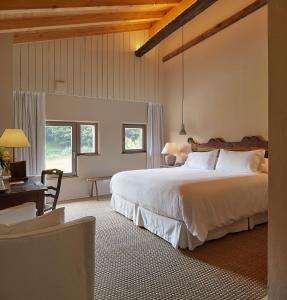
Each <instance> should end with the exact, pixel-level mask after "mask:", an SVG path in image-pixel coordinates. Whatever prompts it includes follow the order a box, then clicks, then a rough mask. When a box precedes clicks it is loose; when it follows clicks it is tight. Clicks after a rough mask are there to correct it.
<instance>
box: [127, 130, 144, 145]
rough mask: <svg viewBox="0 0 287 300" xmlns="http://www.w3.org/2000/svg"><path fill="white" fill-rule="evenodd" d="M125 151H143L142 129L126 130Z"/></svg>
mask: <svg viewBox="0 0 287 300" xmlns="http://www.w3.org/2000/svg"><path fill="white" fill-rule="evenodd" d="M125 149H126V150H141V149H143V129H142V128H125Z"/></svg>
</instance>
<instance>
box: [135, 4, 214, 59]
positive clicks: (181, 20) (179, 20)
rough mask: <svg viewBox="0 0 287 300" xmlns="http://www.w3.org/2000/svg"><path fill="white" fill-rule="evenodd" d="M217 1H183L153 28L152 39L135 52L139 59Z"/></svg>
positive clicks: (151, 31) (151, 30)
mask: <svg viewBox="0 0 287 300" xmlns="http://www.w3.org/2000/svg"><path fill="white" fill-rule="evenodd" d="M216 1H217V0H197V1H196V0H183V1H182V2H181V3H180V4H179V5H178V6H176V7H174V8H173V9H171V10H170V11H169V12H168V13H167V14H166V16H164V17H163V18H162V19H161V20H160V21H158V22H157V23H155V24H154V25H153V27H151V29H150V36H151V37H150V38H149V39H148V41H147V42H146V43H145V44H144V45H143V46H141V47H140V48H139V49H138V50H136V51H135V55H136V56H137V57H141V56H143V55H144V54H146V53H147V52H149V51H150V50H151V49H153V48H154V47H155V46H157V45H158V44H159V43H160V42H161V41H163V40H164V39H165V38H167V37H168V36H169V35H170V34H172V33H173V32H174V31H176V30H177V29H179V28H180V27H182V26H183V25H185V24H186V23H187V22H189V21H190V20H192V19H193V18H195V17H196V16H197V15H199V14H200V13H202V12H203V11H204V10H206V9H207V8H208V7H209V6H211V5H212V4H214V3H215V2H216Z"/></svg>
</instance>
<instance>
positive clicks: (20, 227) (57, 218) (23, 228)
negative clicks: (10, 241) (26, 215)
mask: <svg viewBox="0 0 287 300" xmlns="http://www.w3.org/2000/svg"><path fill="white" fill-rule="evenodd" d="M63 223H65V208H64V207H61V208H58V209H55V210H52V211H51V212H49V213H47V214H44V215H42V216H40V217H37V218H34V219H32V220H27V221H23V222H19V223H15V224H11V225H7V224H0V235H7V234H20V233H26V232H31V231H36V230H40V229H44V228H47V227H51V226H56V225H59V224H63Z"/></svg>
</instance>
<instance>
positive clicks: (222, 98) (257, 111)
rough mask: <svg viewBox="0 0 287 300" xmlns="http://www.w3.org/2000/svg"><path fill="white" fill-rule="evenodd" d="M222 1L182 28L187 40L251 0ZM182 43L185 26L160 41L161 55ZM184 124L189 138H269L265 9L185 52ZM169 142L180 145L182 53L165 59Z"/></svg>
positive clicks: (165, 96)
mask: <svg viewBox="0 0 287 300" xmlns="http://www.w3.org/2000/svg"><path fill="white" fill-rule="evenodd" d="M249 2H250V1H247V0H240V1H228V0H219V1H218V2H216V4H214V5H212V6H211V8H210V9H209V10H207V11H206V12H204V13H203V14H202V15H200V16H199V17H198V18H196V19H194V20H193V21H191V22H189V23H188V24H187V25H186V26H185V27H184V37H185V38H184V40H185V42H187V41H189V40H191V39H192V38H193V37H195V36H197V35H198V34H200V33H202V32H204V30H207V29H209V28H211V27H212V26H214V25H215V24H217V23H218V22H219V21H220V20H223V19H224V18H225V17H228V16H230V15H231V14H232V13H234V12H237V11H239V10H240V9H241V8H243V7H245V6H246V5H248V4H249ZM180 45H181V30H179V31H177V32H175V33H174V34H173V35H172V36H170V37H169V38H168V39H167V40H166V41H165V42H164V43H163V45H162V55H165V54H167V53H169V52H170V51H172V50H174V49H176V48H177V47H179V46H180ZM184 55H185V102H184V107H185V114H184V119H185V125H186V129H187V132H188V136H191V137H193V138H195V140H197V141H200V142H204V141H207V140H208V139H209V138H212V137H222V138H225V139H226V140H228V141H238V140H240V139H241V138H242V137H243V136H245V135H260V136H262V137H264V138H268V65H267V64H268V58H267V55H268V51H267V7H266V6H265V7H263V8H261V9H260V10H258V11H256V12H254V13H253V14H251V15H249V16H248V17H246V18H244V19H242V20H240V21H239V22H237V23H236V24H233V25H232V26H230V27H228V28H226V29H224V30H223V31H221V32H219V33H217V34H216V35H214V36H212V37H210V38H209V39H207V40H205V41H203V42H202V43H200V44H198V45H196V46H195V47H192V48H190V49H188V50H187V51H185V54H184ZM162 68H163V86H164V90H163V99H164V100H163V101H164V109H165V110H164V113H165V114H164V116H165V138H166V141H174V142H177V143H179V144H181V143H183V142H184V141H186V138H187V137H186V136H179V135H178V132H179V129H180V124H181V82H182V81H181V76H182V75H181V74H182V73H181V55H178V56H176V57H174V58H172V59H171V60H169V61H167V62H165V63H163V66H162Z"/></svg>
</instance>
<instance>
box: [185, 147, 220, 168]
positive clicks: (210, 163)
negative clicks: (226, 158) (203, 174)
mask: <svg viewBox="0 0 287 300" xmlns="http://www.w3.org/2000/svg"><path fill="white" fill-rule="evenodd" d="M217 154H218V150H213V151H207V152H191V153H189V154H188V157H187V160H186V161H185V163H184V166H185V167H186V168H189V169H197V170H214V168H215V164H216V159H217Z"/></svg>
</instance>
